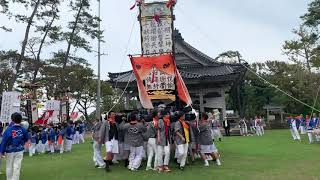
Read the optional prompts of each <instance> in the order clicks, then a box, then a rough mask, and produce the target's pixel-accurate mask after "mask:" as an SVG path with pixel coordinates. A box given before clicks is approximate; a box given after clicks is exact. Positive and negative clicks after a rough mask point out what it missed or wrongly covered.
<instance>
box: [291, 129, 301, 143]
mask: <svg viewBox="0 0 320 180" xmlns="http://www.w3.org/2000/svg"><path fill="white" fill-rule="evenodd" d="M290 132H291V135H292V138H293V140H300V135H299V131H298V129H297V128H296V127H292V128H290Z"/></svg>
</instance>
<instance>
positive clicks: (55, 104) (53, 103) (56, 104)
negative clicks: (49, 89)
mask: <svg viewBox="0 0 320 180" xmlns="http://www.w3.org/2000/svg"><path fill="white" fill-rule="evenodd" d="M46 110H47V111H50V110H54V111H60V101H58V100H50V101H47V103H46Z"/></svg>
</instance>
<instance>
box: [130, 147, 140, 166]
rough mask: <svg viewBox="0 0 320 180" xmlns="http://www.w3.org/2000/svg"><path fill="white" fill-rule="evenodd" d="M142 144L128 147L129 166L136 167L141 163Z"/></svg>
mask: <svg viewBox="0 0 320 180" xmlns="http://www.w3.org/2000/svg"><path fill="white" fill-rule="evenodd" d="M142 155H143V146H140V147H130V155H129V168H134V169H138V168H139V167H140V165H141V161H142Z"/></svg>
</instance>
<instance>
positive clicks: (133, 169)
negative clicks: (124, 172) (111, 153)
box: [130, 168, 138, 171]
mask: <svg viewBox="0 0 320 180" xmlns="http://www.w3.org/2000/svg"><path fill="white" fill-rule="evenodd" d="M130 170H131V171H138V170H137V169H136V168H131V169H130Z"/></svg>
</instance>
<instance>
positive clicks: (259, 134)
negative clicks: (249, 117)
mask: <svg viewBox="0 0 320 180" xmlns="http://www.w3.org/2000/svg"><path fill="white" fill-rule="evenodd" d="M256 133H257V136H262V131H261V126H257V127H256Z"/></svg>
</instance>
